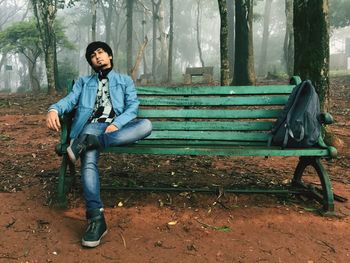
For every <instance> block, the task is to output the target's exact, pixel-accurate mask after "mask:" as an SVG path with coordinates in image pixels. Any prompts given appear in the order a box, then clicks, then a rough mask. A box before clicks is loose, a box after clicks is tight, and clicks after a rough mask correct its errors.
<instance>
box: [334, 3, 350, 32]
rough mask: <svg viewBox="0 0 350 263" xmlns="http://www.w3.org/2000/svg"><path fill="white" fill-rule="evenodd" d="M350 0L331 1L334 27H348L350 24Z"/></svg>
mask: <svg viewBox="0 0 350 263" xmlns="http://www.w3.org/2000/svg"><path fill="white" fill-rule="evenodd" d="M349 14H350V1H349V0H332V1H330V21H331V25H332V26H333V27H336V28H338V27H346V26H349V25H350V16H349Z"/></svg>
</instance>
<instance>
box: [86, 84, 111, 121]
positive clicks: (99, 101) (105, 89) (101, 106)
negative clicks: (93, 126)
mask: <svg viewBox="0 0 350 263" xmlns="http://www.w3.org/2000/svg"><path fill="white" fill-rule="evenodd" d="M114 117H115V112H114V110H113V107H112V103H111V97H110V95H109V83H108V79H107V78H103V79H101V80H99V82H98V89H97V96H96V102H95V107H94V110H93V112H92V115H91V117H90V119H89V120H90V122H91V123H94V122H107V123H111V122H113V120H114Z"/></svg>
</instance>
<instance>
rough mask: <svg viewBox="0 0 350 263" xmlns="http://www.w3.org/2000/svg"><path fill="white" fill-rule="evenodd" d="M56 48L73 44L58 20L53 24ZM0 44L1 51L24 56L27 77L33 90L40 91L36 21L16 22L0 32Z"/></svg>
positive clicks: (38, 45) (71, 46)
mask: <svg viewBox="0 0 350 263" xmlns="http://www.w3.org/2000/svg"><path fill="white" fill-rule="evenodd" d="M54 30H55V32H56V37H57V44H58V49H60V48H66V49H73V45H72V44H71V43H70V42H69V41H68V39H67V37H66V36H65V34H64V31H63V27H62V25H61V23H59V21H57V23H56V24H55V26H54ZM0 46H1V52H2V53H5V54H6V53H9V52H12V53H17V54H21V55H23V56H24V57H25V58H26V62H27V66H28V71H29V79H30V83H31V87H32V90H33V92H35V93H37V92H39V91H40V83H39V78H38V75H37V72H36V68H37V61H38V59H39V58H40V56H41V55H42V54H43V49H42V45H41V40H40V35H39V32H38V30H37V27H36V21H34V20H30V21H25V22H16V23H13V24H12V25H11V26H9V27H8V28H6V30H4V31H2V32H0Z"/></svg>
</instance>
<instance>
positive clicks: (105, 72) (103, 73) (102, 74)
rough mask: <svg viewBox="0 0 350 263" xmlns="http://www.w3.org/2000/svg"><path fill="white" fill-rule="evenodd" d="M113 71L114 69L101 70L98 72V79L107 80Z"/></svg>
mask: <svg viewBox="0 0 350 263" xmlns="http://www.w3.org/2000/svg"><path fill="white" fill-rule="evenodd" d="M111 70H112V67H110V68H106V69H99V70H97V74H98V78H99V80H101V79H106V78H107V75H108V73H109V72H110V71H111Z"/></svg>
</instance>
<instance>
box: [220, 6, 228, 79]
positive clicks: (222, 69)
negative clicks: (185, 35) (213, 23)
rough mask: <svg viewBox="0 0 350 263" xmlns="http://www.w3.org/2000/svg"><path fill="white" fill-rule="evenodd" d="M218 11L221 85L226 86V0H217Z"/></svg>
mask: <svg viewBox="0 0 350 263" xmlns="http://www.w3.org/2000/svg"><path fill="white" fill-rule="evenodd" d="M218 4H219V11H220V20H221V25H220V62H221V66H220V73H221V74H220V75H221V77H220V78H221V85H222V86H227V85H229V82H230V69H229V60H228V23H227V3H226V0H218Z"/></svg>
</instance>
